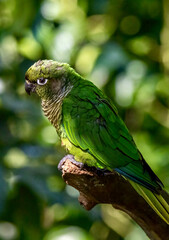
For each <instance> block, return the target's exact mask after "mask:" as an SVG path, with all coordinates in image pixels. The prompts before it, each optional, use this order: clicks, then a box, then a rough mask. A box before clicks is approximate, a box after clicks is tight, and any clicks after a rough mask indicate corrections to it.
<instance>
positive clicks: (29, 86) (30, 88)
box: [25, 80, 36, 95]
mask: <svg viewBox="0 0 169 240" xmlns="http://www.w3.org/2000/svg"><path fill="white" fill-rule="evenodd" d="M35 89H36V85H35V84H33V83H31V82H29V81H28V80H25V91H26V92H27V94H29V95H30V94H31V92H35Z"/></svg>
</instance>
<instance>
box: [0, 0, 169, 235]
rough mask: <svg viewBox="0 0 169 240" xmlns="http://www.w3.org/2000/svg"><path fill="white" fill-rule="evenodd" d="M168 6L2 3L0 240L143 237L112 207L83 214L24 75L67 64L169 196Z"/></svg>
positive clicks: (52, 0)
mask: <svg viewBox="0 0 169 240" xmlns="http://www.w3.org/2000/svg"><path fill="white" fill-rule="evenodd" d="M168 11H169V3H168V1H167V0H164V1H160V0H154V1H147V0H142V1H136V2H135V1H130V2H129V1H118V0H115V1H97V0H93V1H89V0H88V1H83V0H79V1H78V0H72V1H70V0H44V1H34V0H29V1H22V0H6V1H5V0H4V1H0V16H1V17H0V30H1V37H0V189H1V194H0V218H1V222H0V239H4V240H19V239H24V240H34V239H36V240H110V239H111V240H115V239H116V240H122V239H123V240H136V239H137V240H147V237H146V236H145V234H144V232H143V230H141V229H140V228H139V227H138V226H136V224H134V222H133V221H132V220H131V219H130V218H129V217H128V216H127V215H126V214H124V213H123V212H121V211H119V210H116V209H114V208H113V207H112V206H109V205H101V207H100V206H96V207H95V208H93V209H92V210H91V211H89V212H87V211H86V210H84V209H83V208H82V207H81V206H80V205H79V203H78V200H77V199H78V196H79V193H78V192H77V191H76V190H75V189H74V188H72V187H70V186H67V185H66V183H65V182H64V180H63V179H62V177H61V173H60V171H59V170H58V169H57V164H58V162H59V161H60V159H62V157H63V156H64V155H65V154H66V151H65V149H63V148H61V146H60V145H61V143H60V139H59V137H58V135H57V133H56V131H55V129H54V127H53V126H51V125H50V123H49V122H48V120H47V119H46V118H45V117H44V116H43V114H42V111H41V106H40V99H39V98H38V97H37V96H35V95H32V96H31V98H30V97H29V96H27V95H26V93H25V87H24V74H25V72H26V70H27V69H28V68H29V67H30V66H31V65H32V64H33V63H34V62H35V61H37V60H39V59H53V60H56V61H61V62H67V63H69V64H70V65H71V66H72V67H73V68H75V70H76V71H77V72H78V73H79V74H81V75H82V76H83V77H84V78H87V79H89V80H91V81H92V82H93V83H94V84H95V85H96V86H98V87H99V88H101V89H102V90H103V91H104V93H105V94H106V95H107V96H108V98H110V99H111V100H112V102H113V103H114V104H115V105H116V107H117V109H118V111H119V115H120V116H121V117H122V119H123V120H124V121H125V123H126V124H127V127H128V129H129V130H130V132H131V133H132V135H133V138H134V140H135V142H136V144H137V146H138V148H139V150H140V151H141V152H142V154H143V156H144V158H145V159H146V161H147V162H148V163H149V164H150V166H151V167H152V169H153V170H154V171H155V172H156V173H157V175H158V176H159V178H160V179H161V180H162V182H163V183H164V185H165V188H166V189H167V190H169V177H168V175H169V174H168V172H169V90H168V89H169V77H168V72H169V71H168V70H169V44H168V39H169V30H168V29H169V18H168Z"/></svg>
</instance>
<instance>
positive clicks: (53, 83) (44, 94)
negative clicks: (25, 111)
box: [25, 60, 74, 100]
mask: <svg viewBox="0 0 169 240" xmlns="http://www.w3.org/2000/svg"><path fill="white" fill-rule="evenodd" d="M72 71H74V70H73V69H72V68H71V67H70V66H69V65H68V64H66V63H59V62H56V61H52V60H39V61H38V62H36V63H34V64H33V65H32V66H31V67H30V68H29V69H28V70H27V72H26V74H25V90H26V92H27V93H28V94H29V95H30V93H31V92H35V93H36V94H37V95H38V96H40V98H41V99H42V100H45V99H50V98H51V97H53V96H57V95H59V94H61V91H62V90H66V86H67V84H68V83H70V81H69V76H71V72H72Z"/></svg>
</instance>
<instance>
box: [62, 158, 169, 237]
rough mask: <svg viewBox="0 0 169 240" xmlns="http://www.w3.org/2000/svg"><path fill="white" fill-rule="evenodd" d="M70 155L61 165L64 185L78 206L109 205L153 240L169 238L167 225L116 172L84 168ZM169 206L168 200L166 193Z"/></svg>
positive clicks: (87, 207)
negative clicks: (74, 194) (76, 194)
mask: <svg viewBox="0 0 169 240" xmlns="http://www.w3.org/2000/svg"><path fill="white" fill-rule="evenodd" d="M72 159H73V156H72V155H67V156H66V157H65V158H64V159H62V160H61V162H60V163H59V166H58V167H59V169H60V170H61V171H62V177H63V179H64V181H65V182H66V183H67V184H69V185H70V186H72V187H74V188H76V189H77V190H78V191H79V193H80V196H79V202H80V204H81V205H83V206H84V208H85V209H86V210H90V209H92V208H93V207H94V206H95V205H96V204H99V203H108V204H112V205H113V207H114V208H117V209H120V210H122V211H124V212H126V213H127V214H128V215H130V217H131V218H133V219H134V220H135V221H136V222H137V223H138V224H139V225H140V227H142V229H143V230H144V231H145V233H146V234H147V235H148V237H149V238H150V239H152V240H164V239H168V237H169V225H167V224H166V223H165V222H164V221H163V220H162V219H161V218H160V217H159V216H158V215H157V214H156V213H155V212H154V211H153V210H152V208H151V207H150V206H149V205H148V204H147V203H146V201H145V200H144V199H143V198H142V197H141V196H140V195H139V194H138V193H137V192H136V191H135V190H134V189H133V187H132V186H131V185H130V183H129V182H128V181H126V180H125V179H124V178H123V177H121V176H120V175H119V174H118V173H116V172H114V171H113V172H108V171H105V172H103V171H98V170H97V169H96V168H93V167H92V168H91V167H87V166H84V167H81V166H79V164H77V163H76V162H75V161H74V160H72ZM163 196H164V198H165V199H166V201H167V202H169V196H168V194H167V193H166V192H164V193H163Z"/></svg>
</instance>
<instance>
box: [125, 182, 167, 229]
mask: <svg viewBox="0 0 169 240" xmlns="http://www.w3.org/2000/svg"><path fill="white" fill-rule="evenodd" d="M129 181H130V180H129ZM130 184H131V185H132V186H133V187H134V189H135V190H136V191H137V192H138V193H139V194H140V195H141V196H142V197H143V198H144V199H145V200H146V202H147V203H148V204H149V205H150V206H151V207H152V209H153V210H154V211H155V212H156V213H157V214H158V215H159V216H160V217H161V218H162V219H163V220H164V221H165V222H166V223H167V224H169V204H168V203H167V202H166V201H165V199H164V198H163V197H162V196H161V195H159V194H156V193H153V192H151V191H150V190H148V189H146V188H145V187H143V186H141V185H140V184H137V183H135V182H133V181H130Z"/></svg>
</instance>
